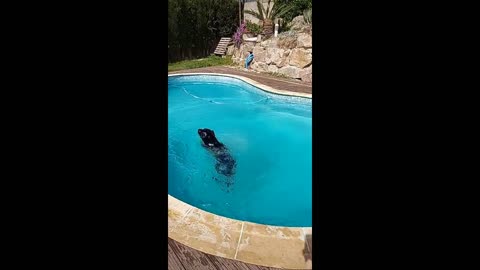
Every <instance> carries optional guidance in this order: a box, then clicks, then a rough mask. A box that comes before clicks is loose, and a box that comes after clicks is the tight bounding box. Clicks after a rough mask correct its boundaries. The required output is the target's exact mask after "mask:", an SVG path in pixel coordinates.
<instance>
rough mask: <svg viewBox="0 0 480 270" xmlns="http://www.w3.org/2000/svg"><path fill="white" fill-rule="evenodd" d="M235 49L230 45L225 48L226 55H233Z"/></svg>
mask: <svg viewBox="0 0 480 270" xmlns="http://www.w3.org/2000/svg"><path fill="white" fill-rule="evenodd" d="M234 49H235V45H233V44H232V45H230V46H228V47H227V55H233V53H234Z"/></svg>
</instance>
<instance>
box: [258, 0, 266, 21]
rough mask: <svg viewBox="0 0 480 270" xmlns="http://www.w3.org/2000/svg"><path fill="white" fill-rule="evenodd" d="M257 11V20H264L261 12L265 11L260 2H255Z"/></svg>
mask: <svg viewBox="0 0 480 270" xmlns="http://www.w3.org/2000/svg"><path fill="white" fill-rule="evenodd" d="M257 9H258V14H260V17H259V19H260V20H264V19H265V17H264V16H263V12H264V11H265V9H264V8H263V5H262V3H261V0H257Z"/></svg>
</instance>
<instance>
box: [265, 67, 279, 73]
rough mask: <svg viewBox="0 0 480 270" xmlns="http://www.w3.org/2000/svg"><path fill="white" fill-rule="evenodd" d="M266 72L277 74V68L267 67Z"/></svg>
mask: <svg viewBox="0 0 480 270" xmlns="http://www.w3.org/2000/svg"><path fill="white" fill-rule="evenodd" d="M267 71H268V72H272V73H277V72H278V68H277V66H275V65H269V66H268V69H267Z"/></svg>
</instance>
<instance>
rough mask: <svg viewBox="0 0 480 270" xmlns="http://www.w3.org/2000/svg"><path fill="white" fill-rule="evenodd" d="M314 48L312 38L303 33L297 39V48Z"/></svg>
mask: <svg viewBox="0 0 480 270" xmlns="http://www.w3.org/2000/svg"><path fill="white" fill-rule="evenodd" d="M298 47H299V48H306V49H308V48H312V36H310V35H308V34H306V33H301V34H300V35H298V38H297V48H298Z"/></svg>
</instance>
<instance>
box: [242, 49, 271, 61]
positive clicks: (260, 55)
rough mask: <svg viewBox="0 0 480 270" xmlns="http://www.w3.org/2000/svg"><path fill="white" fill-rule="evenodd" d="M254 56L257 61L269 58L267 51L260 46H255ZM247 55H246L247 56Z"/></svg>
mask: <svg viewBox="0 0 480 270" xmlns="http://www.w3.org/2000/svg"><path fill="white" fill-rule="evenodd" d="M246 55H248V51H247V54H246ZM253 56H254V57H255V58H254V59H255V61H257V62H265V61H266V59H267V51H266V50H265V49H264V48H262V47H260V46H255V47H254V48H253ZM245 57H246V56H245Z"/></svg>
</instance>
